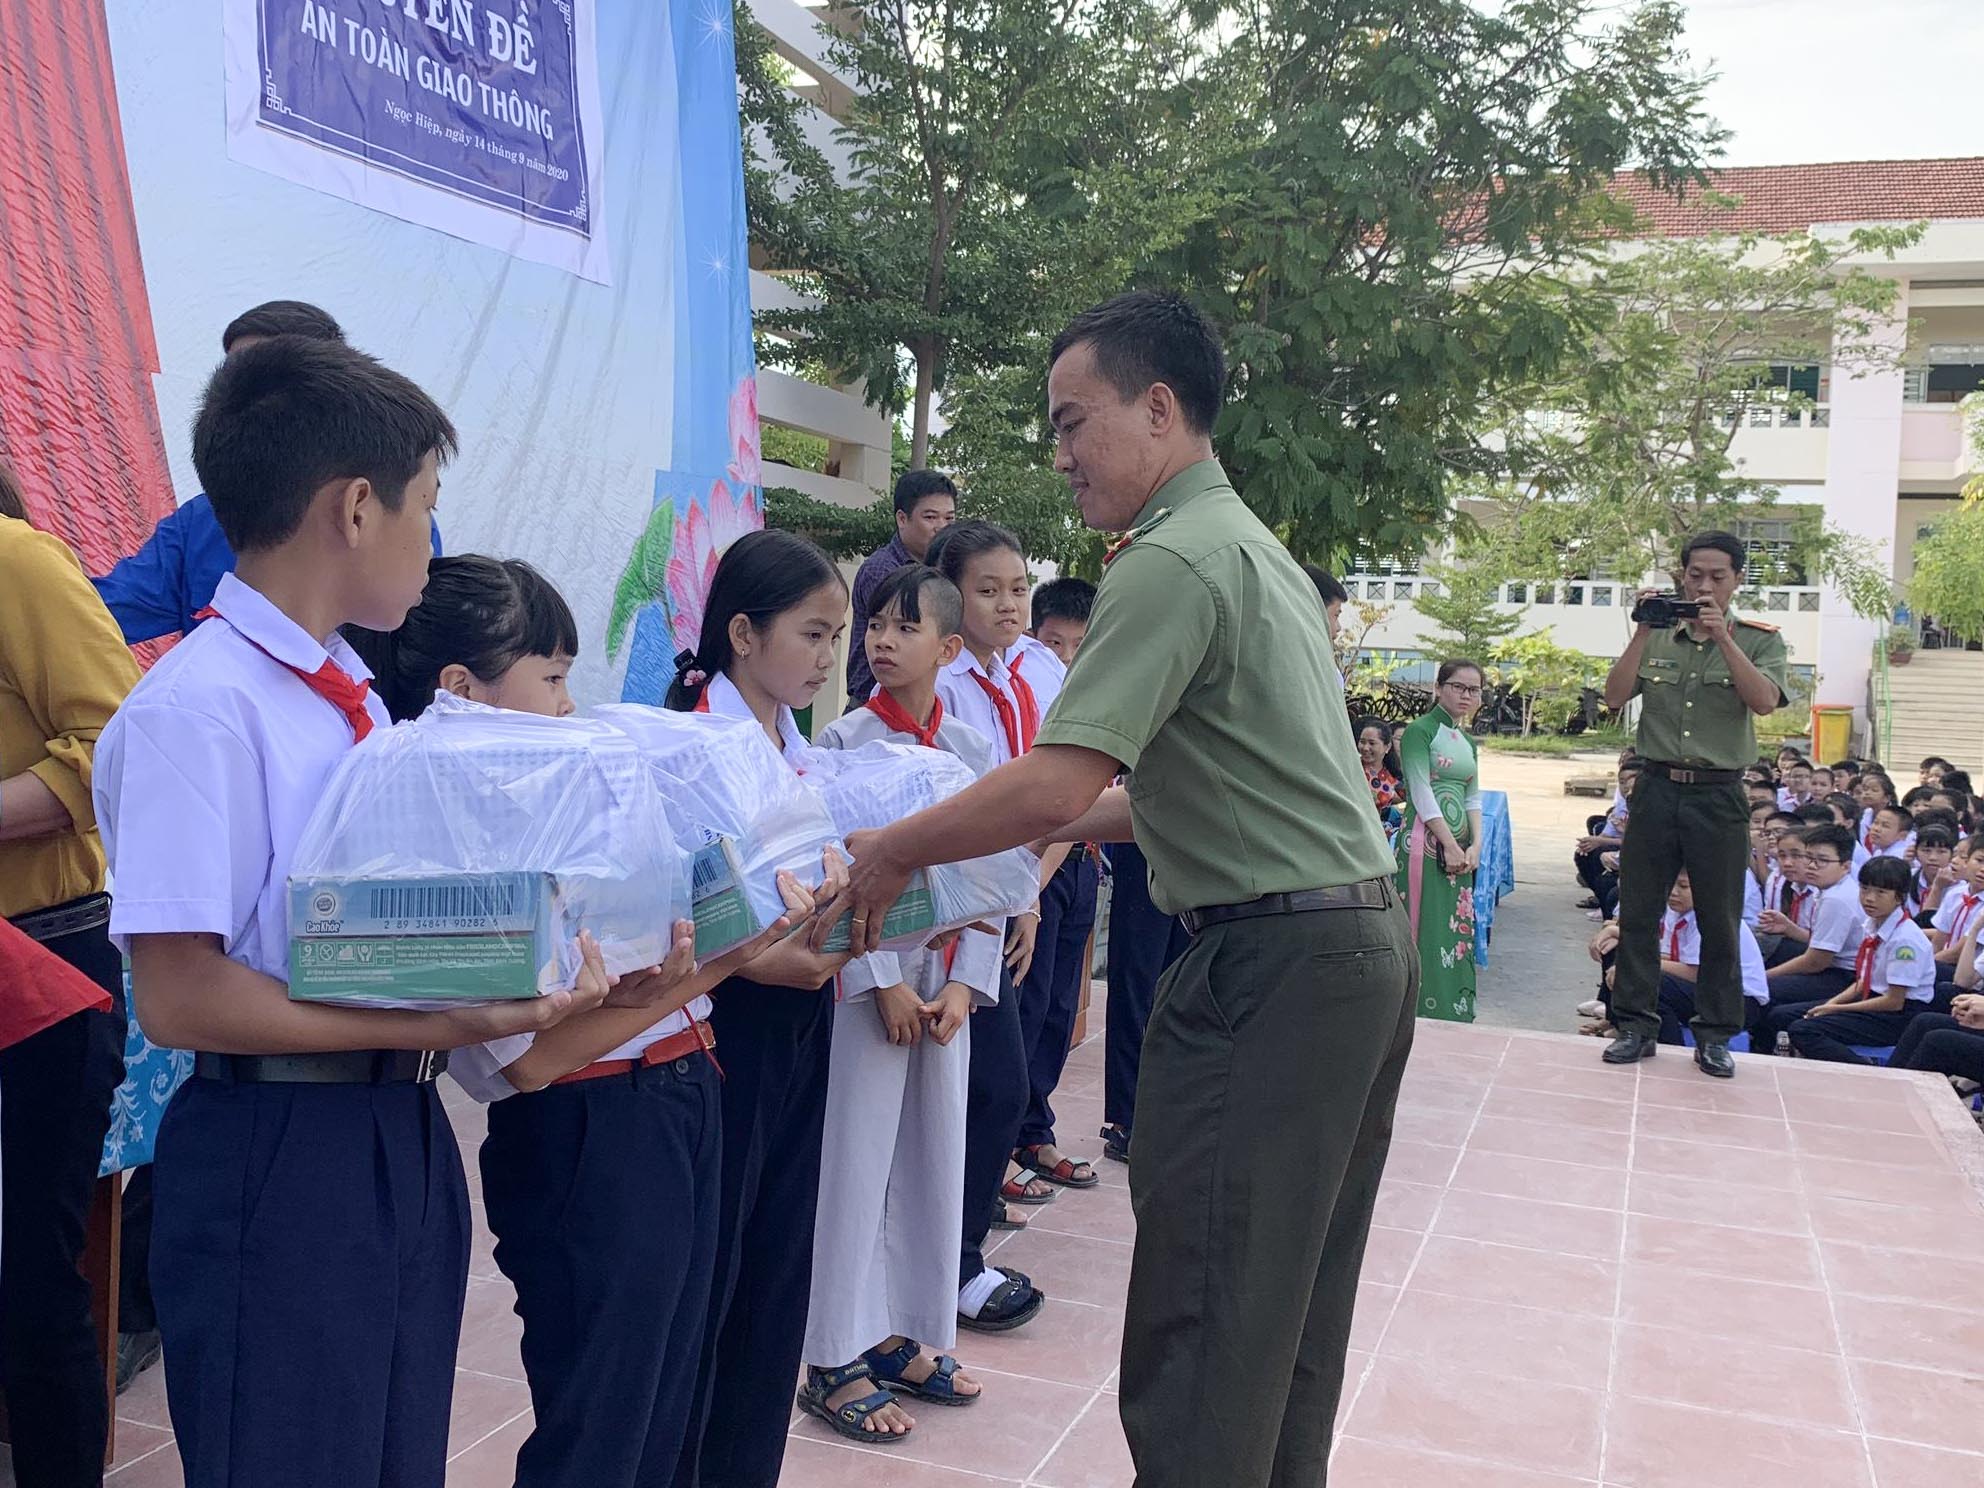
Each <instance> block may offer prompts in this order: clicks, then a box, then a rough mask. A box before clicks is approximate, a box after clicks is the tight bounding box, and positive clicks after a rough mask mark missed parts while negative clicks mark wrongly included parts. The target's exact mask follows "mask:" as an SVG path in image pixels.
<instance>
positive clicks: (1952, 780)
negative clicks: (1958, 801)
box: [1936, 770, 1977, 796]
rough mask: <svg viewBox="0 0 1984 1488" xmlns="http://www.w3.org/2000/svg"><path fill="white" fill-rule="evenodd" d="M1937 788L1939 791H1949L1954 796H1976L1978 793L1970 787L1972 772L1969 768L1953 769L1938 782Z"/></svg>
mask: <svg viewBox="0 0 1984 1488" xmlns="http://www.w3.org/2000/svg"><path fill="white" fill-rule="evenodd" d="M1936 789H1937V790H1939V791H1948V792H1949V793H1950V794H1951V795H1953V796H1974V795H1976V794H1977V792H1976V791H1974V790H1972V789H1971V787H1970V772H1969V771H1968V770H1951V771H1950V772H1949V773H1948V774H1947V775H1945V776H1943V778H1942V779H1941V780H1939V781H1937V782H1936Z"/></svg>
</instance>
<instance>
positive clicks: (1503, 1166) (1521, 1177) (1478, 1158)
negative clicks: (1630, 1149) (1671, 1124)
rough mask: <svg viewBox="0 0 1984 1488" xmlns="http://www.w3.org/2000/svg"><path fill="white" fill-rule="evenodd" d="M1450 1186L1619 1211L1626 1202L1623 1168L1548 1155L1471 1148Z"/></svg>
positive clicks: (1457, 1169) (1471, 1191)
mask: <svg viewBox="0 0 1984 1488" xmlns="http://www.w3.org/2000/svg"><path fill="white" fill-rule="evenodd" d="M1453 1186H1454V1187H1455V1188H1457V1189H1462V1190H1465V1191H1467V1192H1469V1193H1491V1194H1501V1195H1502V1196H1503V1197H1505V1198H1511V1199H1539V1200H1543V1201H1545V1202H1550V1203H1558V1204H1576V1205H1579V1206H1580V1207H1583V1208H1590V1209H1619V1208H1622V1207H1624V1204H1625V1198H1626V1172H1625V1169H1623V1168H1594V1167H1588V1166H1586V1165H1585V1164H1583V1163H1567V1162H1557V1161H1555V1160H1554V1159H1551V1158H1547V1157H1517V1156H1514V1155H1513V1154H1510V1153H1506V1152H1485V1151H1480V1150H1477V1149H1469V1150H1468V1151H1467V1152H1466V1153H1465V1154H1464V1155H1463V1156H1462V1157H1461V1160H1460V1166H1459V1167H1458V1168H1456V1169H1455V1170H1454V1176H1453Z"/></svg>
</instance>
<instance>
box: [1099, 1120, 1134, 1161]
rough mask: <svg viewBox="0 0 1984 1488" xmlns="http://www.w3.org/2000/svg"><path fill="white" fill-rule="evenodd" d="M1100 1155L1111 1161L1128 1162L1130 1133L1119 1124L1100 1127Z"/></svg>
mask: <svg viewBox="0 0 1984 1488" xmlns="http://www.w3.org/2000/svg"><path fill="white" fill-rule="evenodd" d="M1102 1155H1103V1156H1104V1157H1106V1158H1108V1159H1109V1160H1110V1161H1111V1162H1119V1163H1126V1162H1128V1161H1129V1160H1130V1134H1129V1133H1128V1132H1126V1131H1124V1130H1123V1128H1122V1127H1120V1126H1105V1127H1104V1128H1103V1129H1102Z"/></svg>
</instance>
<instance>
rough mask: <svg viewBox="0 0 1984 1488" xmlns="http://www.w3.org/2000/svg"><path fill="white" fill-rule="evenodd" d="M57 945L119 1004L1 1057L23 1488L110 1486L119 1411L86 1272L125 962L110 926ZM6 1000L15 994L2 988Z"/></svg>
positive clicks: (120, 1070)
mask: <svg viewBox="0 0 1984 1488" xmlns="http://www.w3.org/2000/svg"><path fill="white" fill-rule="evenodd" d="M43 945H44V947H45V948H46V949H47V950H49V951H52V952H54V953H55V954H56V955H57V956H60V957H61V958H62V959H63V960H64V961H67V962H68V963H69V964H70V965H71V966H73V967H75V968H76V969H77V970H78V971H80V972H82V973H83V974H84V975H85V976H87V977H88V978H89V979H90V980H91V981H93V982H95V983H96V984H97V985H98V986H99V987H101V988H103V989H104V991H106V992H108V993H109V994H110V996H111V1004H112V1005H111V1010H110V1011H109V1012H107V1013H97V1012H83V1013H75V1014H72V1015H71V1016H69V1017H67V1018H64V1019H63V1020H62V1021H61V1022H60V1023H56V1024H54V1025H52V1026H51V1027H48V1028H44V1029H43V1030H42V1031H41V1032H40V1033H37V1034H35V1035H34V1036H33V1037H32V1038H27V1039H23V1040H22V1041H21V1042H20V1043H18V1044H15V1045H14V1046H13V1047H12V1048H10V1049H7V1050H4V1051H0V1185H4V1192H0V1225H4V1239H0V1386H4V1388H5V1390H6V1395H7V1406H8V1421H9V1425H10V1426H11V1428H12V1433H13V1439H14V1477H15V1480H16V1481H17V1482H19V1483H20V1484H21V1485H22V1488H72V1485H89V1484H96V1483H100V1482H102V1481H103V1449H104V1441H105V1434H106V1433H107V1432H108V1430H109V1427H110V1409H109V1405H108V1402H107V1401H106V1399H105V1394H104V1388H103V1355H102V1353H101V1351H100V1350H99V1349H98V1348H97V1342H96V1324H95V1322H94V1321H93V1320H92V1318H91V1316H90V1288H89V1283H88V1282H86V1281H85V1280H84V1279H83V1276H82V1272H81V1271H80V1270H79V1269H78V1266H79V1264H80V1262H81V1260H82V1255H83V1247H84V1243H85V1241H86V1239H87V1233H88V1227H89V1214H90V1201H91V1199H92V1198H93V1197H94V1195H95V1193H96V1183H97V1169H98V1168H99V1166H100V1165H101V1164H102V1160H103V1137H104V1133H105V1132H106V1131H108V1130H109V1129H110V1098H111V1095H112V1094H113V1093H114V1092H115V1091H116V1089H117V1087H118V1085H119V1084H120V1083H121V1082H122V1081H123V1078H124V990H123V987H124V975H123V962H122V959H121V958H120V957H119V956H118V954H117V951H116V949H115V947H113V946H112V945H111V943H110V932H109V930H108V929H107V928H106V927H104V926H98V927H97V928H96V929H94V930H83V931H78V932H77V933H76V934H74V935H64V936H59V937H57V938H56V939H54V940H49V941H44V942H43ZM0 993H4V989H0Z"/></svg>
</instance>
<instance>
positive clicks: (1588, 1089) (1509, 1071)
mask: <svg viewBox="0 0 1984 1488" xmlns="http://www.w3.org/2000/svg"><path fill="white" fill-rule="evenodd" d="M1494 1088H1495V1089H1496V1090H1498V1091H1499V1090H1540V1091H1547V1092H1549V1093H1551V1094H1553V1095H1582V1096H1587V1097H1589V1098H1591V1099H1593V1100H1608V1101H1619V1102H1623V1103H1625V1104H1626V1105H1631V1104H1632V1103H1633V1101H1634V1100H1635V1099H1636V1098H1637V1095H1638V1090H1639V1082H1638V1081H1636V1080H1634V1079H1633V1078H1632V1077H1631V1076H1630V1075H1627V1076H1625V1077H1623V1078H1622V1077H1621V1076H1620V1074H1619V1072H1618V1071H1617V1070H1609V1069H1602V1068H1586V1067H1584V1066H1582V1065H1577V1066H1571V1065H1559V1064H1526V1063H1522V1062H1520V1061H1519V1062H1516V1063H1513V1064H1511V1063H1508V1062H1506V1061H1505V1062H1504V1063H1503V1065H1502V1068H1501V1069H1500V1070H1499V1071H1498V1072H1497V1073H1496V1075H1495V1085H1494Z"/></svg>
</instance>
